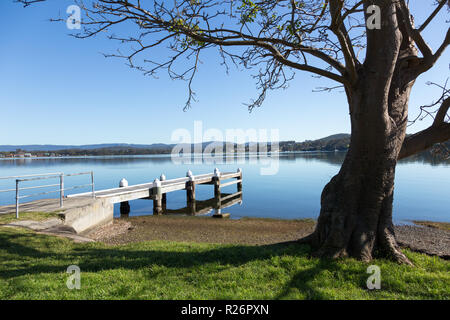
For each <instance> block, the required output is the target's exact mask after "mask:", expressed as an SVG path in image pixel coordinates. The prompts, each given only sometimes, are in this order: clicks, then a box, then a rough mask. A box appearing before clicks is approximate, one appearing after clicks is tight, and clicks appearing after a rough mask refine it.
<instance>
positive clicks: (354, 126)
mask: <svg viewBox="0 0 450 320" xmlns="http://www.w3.org/2000/svg"><path fill="white" fill-rule="evenodd" d="M382 11H383V14H382V15H383V25H382V28H381V29H380V30H373V31H370V30H368V35H367V39H368V47H367V56H366V60H365V62H364V64H363V65H359V66H358V70H357V73H358V81H357V83H356V85H354V86H353V87H352V88H346V93H347V98H348V102H349V107H350V119H351V141H350V147H349V150H348V152H347V155H346V158H345V160H344V163H343V165H342V167H341V169H340V171H339V173H338V174H337V175H336V176H334V177H333V178H332V179H331V181H330V182H329V183H328V184H327V185H326V186H325V188H324V190H323V191H322V196H321V210H320V215H319V219H318V222H317V226H316V229H315V231H314V233H313V234H311V235H310V236H309V237H307V238H305V239H303V242H306V241H307V242H308V243H310V244H311V245H312V247H313V248H314V249H315V253H316V255H319V256H327V257H332V258H339V257H344V256H351V257H355V258H358V259H361V260H364V261H370V260H371V259H372V258H373V257H374V256H383V257H390V258H391V259H394V260H396V261H398V262H401V263H407V264H411V262H410V261H409V260H408V258H407V257H406V256H405V255H404V254H403V253H402V252H401V251H400V249H399V247H398V245H397V242H396V239H395V232H394V225H393V222H392V203H393V199H394V178H395V167H396V164H397V158H398V155H399V152H400V149H401V147H402V144H403V140H404V138H405V133H406V125H407V119H408V102H409V96H410V92H411V88H412V86H413V84H414V81H415V79H416V77H417V73H415V71H414V67H415V64H416V63H417V50H416V48H415V46H414V43H413V41H412V39H411V38H410V37H409V36H408V35H407V32H406V30H405V25H404V20H403V19H404V18H405V17H402V15H401V13H400V12H399V11H397V5H396V2H395V1H393V2H390V3H388V2H386V3H385V5H384V6H382Z"/></svg>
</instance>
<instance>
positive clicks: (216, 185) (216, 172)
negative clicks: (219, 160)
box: [213, 168, 220, 200]
mask: <svg viewBox="0 0 450 320" xmlns="http://www.w3.org/2000/svg"><path fill="white" fill-rule="evenodd" d="M213 181H214V198H216V200H217V199H219V198H220V171H219V169H218V168H215V169H214V177H213Z"/></svg>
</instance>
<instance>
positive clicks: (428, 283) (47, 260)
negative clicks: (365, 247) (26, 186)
mask: <svg viewBox="0 0 450 320" xmlns="http://www.w3.org/2000/svg"><path fill="white" fill-rule="evenodd" d="M308 253H309V248H308V247H307V246H300V245H296V244H284V245H282V244H279V245H266V246H245V245H223V244H221V245H218V244H202V243H176V242H163V241H149V242H142V243H132V244H127V245H120V246H111V245H106V244H101V243H87V244H75V243H73V242H71V241H70V240H66V239H61V238H56V237H51V236H45V235H37V234H35V233H33V232H31V231H26V230H23V229H16V228H5V227H0V298H1V299H449V298H450V262H449V261H444V260H442V259H439V258H436V257H429V256H426V255H423V254H417V253H412V252H409V251H406V254H407V256H408V257H409V258H410V259H411V260H412V261H413V262H414V264H415V265H416V267H415V268H412V267H408V266H401V265H397V264H395V263H392V262H389V261H385V260H376V261H373V262H372V263H371V264H376V265H378V266H379V267H380V268H381V290H374V291H369V290H367V289H365V288H366V280H367V277H368V276H369V274H367V273H366V269H367V267H368V266H369V264H367V263H363V262H359V261H356V260H353V259H345V260H341V261H325V260H320V259H316V258H310V257H309V255H308ZM69 265H78V266H79V267H80V269H81V289H80V290H76V289H74V290H69V289H67V287H66V281H67V279H68V277H69V274H67V273H66V269H67V267H68V266H69Z"/></svg>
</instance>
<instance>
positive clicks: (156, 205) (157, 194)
mask: <svg viewBox="0 0 450 320" xmlns="http://www.w3.org/2000/svg"><path fill="white" fill-rule="evenodd" d="M152 197H153V214H154V215H159V214H161V213H162V212H163V210H162V193H161V181H159V179H155V180H154V181H153V190H152Z"/></svg>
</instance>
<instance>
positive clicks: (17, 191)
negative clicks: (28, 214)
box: [16, 179, 19, 219]
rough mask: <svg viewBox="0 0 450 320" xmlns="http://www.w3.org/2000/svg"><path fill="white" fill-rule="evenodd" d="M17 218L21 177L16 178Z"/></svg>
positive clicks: (17, 216) (17, 214)
mask: <svg viewBox="0 0 450 320" xmlns="http://www.w3.org/2000/svg"><path fill="white" fill-rule="evenodd" d="M16 219H19V179H16Z"/></svg>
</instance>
